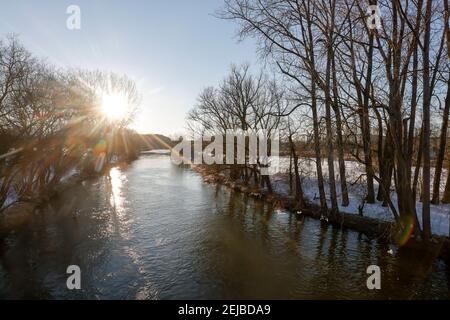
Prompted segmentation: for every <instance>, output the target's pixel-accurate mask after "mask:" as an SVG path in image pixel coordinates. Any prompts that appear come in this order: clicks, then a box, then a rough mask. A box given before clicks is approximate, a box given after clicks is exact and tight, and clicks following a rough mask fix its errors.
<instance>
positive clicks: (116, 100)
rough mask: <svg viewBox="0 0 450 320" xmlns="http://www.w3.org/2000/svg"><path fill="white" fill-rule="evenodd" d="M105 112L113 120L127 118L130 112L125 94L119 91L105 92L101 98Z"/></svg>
mask: <svg viewBox="0 0 450 320" xmlns="http://www.w3.org/2000/svg"><path fill="white" fill-rule="evenodd" d="M101 108H102V112H103V114H104V115H105V116H106V118H108V119H109V120H111V121H120V120H123V119H125V117H126V116H127V114H128V109H129V106H128V101H127V98H126V97H125V96H124V95H121V94H119V93H103V94H102V98H101Z"/></svg>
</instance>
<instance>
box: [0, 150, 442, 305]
mask: <svg viewBox="0 0 450 320" xmlns="http://www.w3.org/2000/svg"><path fill="white" fill-rule="evenodd" d="M390 249H392V250H393V252H392V253H389V250H390ZM72 264H75V265H78V266H80V268H81V271H82V282H81V285H82V290H79V291H77V290H74V291H70V290H68V289H67V288H66V279H67V277H68V275H67V274H66V268H67V266H69V265H72ZM372 264H376V265H378V266H380V268H381V271H382V281H381V285H382V289H381V290H374V291H371V290H368V289H367V286H366V279H367V277H368V275H367V274H366V268H367V267H368V266H369V265H372ZM449 287H450V284H449V270H448V266H447V265H446V264H444V263H443V262H439V261H437V262H434V263H431V264H430V263H428V262H427V261H426V259H423V258H422V257H419V256H418V255H417V254H415V253H414V252H410V251H409V252H406V251H404V250H402V251H399V250H397V249H396V248H394V247H390V246H388V245H387V244H383V243H380V242H378V241H377V240H374V239H368V238H367V237H366V236H364V235H362V234H359V233H357V232H354V231H348V230H339V229H338V228H334V227H331V226H329V227H326V226H321V224H320V222H318V221H316V220H314V219H309V218H304V219H298V218H296V217H295V216H293V215H291V214H289V213H288V212H285V211H280V210H276V209H273V208H271V207H270V206H269V205H267V204H264V203H262V202H260V201H256V200H253V199H251V198H247V197H246V196H245V195H242V194H238V193H233V192H230V191H228V190H227V189H226V188H224V187H220V186H212V185H208V184H205V183H203V182H202V179H201V177H199V176H198V175H197V174H196V173H194V172H192V171H190V170H188V169H183V168H179V167H176V166H173V165H172V164H171V163H170V159H169V157H168V156H165V155H143V156H142V157H141V158H140V159H139V160H137V161H135V162H134V163H133V164H131V165H130V166H129V167H128V168H113V169H112V170H111V172H110V176H109V177H104V178H100V179H96V180H93V181H86V182H84V183H83V184H82V185H80V186H79V187H76V188H74V189H71V190H70V191H69V192H66V193H65V194H63V195H62V196H61V197H59V198H58V199H55V200H54V201H52V202H51V203H50V204H49V205H48V206H47V207H46V208H45V209H44V210H43V211H42V212H40V213H39V214H36V215H35V216H34V217H33V219H32V221H31V223H30V224H28V225H27V226H25V227H23V228H21V229H19V230H17V231H15V232H11V233H10V234H8V235H7V236H6V237H4V238H3V239H1V240H0V297H1V298H38V299H76V298H82V299H227V298H234V299H244V298H254V299H260V298H264V299H265V298H274V299H281V298H283V299H318V298H320V299H335V298H339V299H364V298H369V299H372V298H376V299H381V298H389V299H399V298H402V299H417V298H443V299H448V298H449Z"/></svg>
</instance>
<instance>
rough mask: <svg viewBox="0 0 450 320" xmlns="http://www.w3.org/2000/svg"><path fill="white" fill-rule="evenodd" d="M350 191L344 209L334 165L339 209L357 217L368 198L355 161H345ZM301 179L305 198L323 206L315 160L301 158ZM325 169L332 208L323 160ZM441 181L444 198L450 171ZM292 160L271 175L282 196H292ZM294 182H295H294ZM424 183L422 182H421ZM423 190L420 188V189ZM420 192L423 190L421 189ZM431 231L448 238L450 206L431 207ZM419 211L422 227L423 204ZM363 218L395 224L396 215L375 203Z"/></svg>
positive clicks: (286, 159) (360, 166)
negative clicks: (290, 188)
mask: <svg viewBox="0 0 450 320" xmlns="http://www.w3.org/2000/svg"><path fill="white" fill-rule="evenodd" d="M345 167H346V174H347V188H348V193H349V201H350V203H349V205H348V206H347V207H343V206H342V205H341V202H342V201H341V199H342V198H341V187H340V180H339V165H338V162H337V161H336V162H335V176H336V190H337V193H338V203H339V210H340V211H342V212H346V213H350V214H358V207H359V206H360V205H361V204H362V202H363V199H364V198H365V196H366V194H365V193H366V186H365V176H364V172H365V170H364V165H363V164H361V163H359V162H356V161H346V162H345ZM299 168H300V176H301V178H302V187H303V191H304V194H305V197H306V198H307V199H308V200H309V201H310V202H312V203H316V204H320V199H319V189H318V187H317V174H316V163H315V159H312V158H300V159H299ZM322 170H323V176H324V180H325V193H326V197H327V200H328V205H329V206H331V203H330V196H329V188H328V163H327V161H326V159H324V160H323V161H322ZM443 171H444V172H443V174H442V179H441V195H442V192H443V190H444V187H445V181H446V178H447V171H446V170H443ZM288 172H289V157H280V160H279V170H278V173H276V174H274V175H272V176H271V180H272V183H273V188H274V190H275V191H276V192H278V193H279V194H282V195H288V194H289V176H288V175H287V173H288ZM433 175H434V169H433V168H432V171H431V181H433ZM293 183H294V182H293ZM419 184H421V179H419ZM374 187H375V192H377V191H378V183H377V182H376V181H374ZM419 187H420V186H419ZM418 193H420V189H419V190H418ZM391 199H392V202H393V203H394V205H395V207H396V209H397V210H398V208H397V195H396V193H395V191H394V190H393V189H391ZM430 210H431V229H432V232H433V233H434V234H438V235H449V221H450V204H440V205H431V207H430ZM416 211H417V215H418V219H419V222H420V224H422V203H421V202H420V201H417V202H416ZM363 215H364V216H366V217H371V218H375V219H380V220H385V221H393V220H394V216H393V214H392V212H391V211H390V209H389V208H388V207H383V206H382V205H381V202H380V201H376V203H373V204H368V203H365V204H364V209H363Z"/></svg>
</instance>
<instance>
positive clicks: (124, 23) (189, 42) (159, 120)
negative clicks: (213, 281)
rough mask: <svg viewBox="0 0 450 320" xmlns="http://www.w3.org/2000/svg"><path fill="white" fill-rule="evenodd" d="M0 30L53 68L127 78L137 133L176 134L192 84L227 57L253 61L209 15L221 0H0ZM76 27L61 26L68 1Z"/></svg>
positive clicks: (231, 30)
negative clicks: (75, 12)
mask: <svg viewBox="0 0 450 320" xmlns="http://www.w3.org/2000/svg"><path fill="white" fill-rule="evenodd" d="M0 3H1V8H2V9H1V10H0V34H1V36H2V37H3V36H5V35H6V34H8V33H12V32H13V33H16V34H18V35H19V37H20V39H21V41H22V43H23V44H24V45H25V46H26V47H27V48H28V49H29V50H30V51H32V52H33V53H34V54H35V55H37V56H39V57H47V58H48V61H49V62H51V63H54V64H56V65H58V66H69V67H82V68H89V69H104V70H109V71H114V72H117V73H120V74H127V75H128V76H130V77H131V78H132V79H134V80H135V81H136V82H137V84H138V87H139V89H140V91H141V93H142V96H143V100H142V105H141V108H140V111H139V113H138V117H137V119H136V121H135V124H134V125H133V126H134V127H135V128H136V129H137V130H138V131H140V132H147V133H150V132H152V133H163V134H172V133H181V132H182V130H183V128H184V121H185V115H186V111H187V110H189V109H190V108H191V107H192V106H193V105H194V104H195V101H196V97H197V95H198V93H199V92H200V90H201V89H202V88H204V87H205V86H208V85H215V84H217V83H218V82H219V81H220V79H221V78H222V77H224V76H225V75H226V73H227V71H228V68H229V66H230V65H231V63H243V62H251V63H254V62H255V61H256V60H257V58H256V53H255V44H254V42H253V41H252V40H246V41H244V42H241V43H238V41H237V39H236V37H235V30H236V26H235V25H234V24H233V23H232V22H230V21H223V20H220V19H217V18H215V17H214V16H212V14H213V13H214V12H215V11H216V10H217V9H218V8H220V7H221V6H222V0H189V1H187V0H178V1H175V0H172V1H164V0H127V1H125V0H122V1H120V0H85V1H84V0H72V1H65V0H53V1H52V0H39V1H37V0H14V1H11V0H8V1H5V0H0ZM72 4H74V5H78V6H79V7H80V9H81V30H69V29H67V27H66V20H67V18H68V17H69V15H68V14H67V13H66V9H67V7H68V6H69V5H72Z"/></svg>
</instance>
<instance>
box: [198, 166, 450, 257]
mask: <svg viewBox="0 0 450 320" xmlns="http://www.w3.org/2000/svg"><path fill="white" fill-rule="evenodd" d="M191 169H192V170H193V171H194V172H196V173H198V174H199V175H200V176H201V177H202V178H203V181H204V182H206V183H209V184H219V185H223V186H226V187H227V188H229V189H230V190H233V191H236V192H240V193H243V194H246V195H248V196H249V197H252V198H254V199H258V200H261V201H264V202H266V203H269V204H272V205H274V206H275V207H277V208H279V209H284V210H287V211H289V213H290V214H294V215H295V216H296V217H301V216H307V217H311V218H313V219H317V220H321V222H322V223H326V224H328V225H329V224H331V225H333V226H335V227H339V228H341V229H349V230H353V231H356V232H360V233H363V234H364V235H366V236H367V237H368V238H370V239H378V240H381V241H385V242H387V243H389V244H392V245H395V246H397V247H398V248H410V249H413V250H415V251H417V252H418V253H420V254H423V255H427V256H428V255H432V256H434V258H438V259H441V260H443V261H445V262H447V263H448V262H450V238H449V237H445V236H440V235H435V234H433V237H432V240H431V241H430V242H429V243H424V242H423V241H421V240H416V239H415V238H414V235H412V236H411V238H410V240H409V241H408V242H407V243H406V244H404V245H403V246H400V245H399V244H398V241H396V238H398V236H399V234H400V230H399V228H398V227H397V226H396V224H395V223H394V222H389V221H383V220H380V219H375V218H371V217H365V216H360V215H359V214H357V213H348V212H344V211H340V212H339V215H338V216H337V217H334V216H332V215H330V216H329V219H328V221H324V220H323V217H322V214H321V210H320V207H319V206H318V205H316V204H314V203H311V202H310V201H308V199H305V203H306V205H305V207H304V208H302V209H301V210H300V209H299V208H298V205H297V203H296V202H295V199H294V197H293V196H283V195H280V194H277V193H276V192H272V193H269V192H267V191H265V190H261V189H257V188H255V187H254V186H247V185H244V184H243V183H242V182H239V181H231V180H230V179H227V178H226V177H225V176H222V175H218V174H214V173H210V172H207V170H206V169H205V168H204V167H203V166H202V165H195V166H191Z"/></svg>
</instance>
